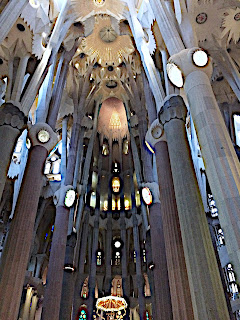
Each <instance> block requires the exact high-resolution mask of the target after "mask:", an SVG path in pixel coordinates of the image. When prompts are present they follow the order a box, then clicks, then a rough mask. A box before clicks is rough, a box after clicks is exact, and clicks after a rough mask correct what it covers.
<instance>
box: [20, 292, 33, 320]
mask: <svg viewBox="0 0 240 320" xmlns="http://www.w3.org/2000/svg"><path fill="white" fill-rule="evenodd" d="M32 294H33V292H32V287H28V288H27V294H26V299H25V303H24V307H23V314H22V320H28V319H29V312H30V304H31V299H32Z"/></svg>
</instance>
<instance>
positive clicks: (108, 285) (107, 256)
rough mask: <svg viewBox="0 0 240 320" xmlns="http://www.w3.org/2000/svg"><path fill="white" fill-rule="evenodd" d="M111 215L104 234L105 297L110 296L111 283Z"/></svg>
mask: <svg viewBox="0 0 240 320" xmlns="http://www.w3.org/2000/svg"><path fill="white" fill-rule="evenodd" d="M111 260H112V215H111V214H109V215H108V217H107V232H106V250H105V266H106V274H105V285H104V288H105V292H106V295H108V294H109V295H110V294H111V283H112V266H111Z"/></svg>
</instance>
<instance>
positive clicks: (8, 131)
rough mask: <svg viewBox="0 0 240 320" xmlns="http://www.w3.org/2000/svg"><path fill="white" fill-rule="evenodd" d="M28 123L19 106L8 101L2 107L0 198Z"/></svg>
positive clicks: (0, 122)
mask: <svg viewBox="0 0 240 320" xmlns="http://www.w3.org/2000/svg"><path fill="white" fill-rule="evenodd" d="M26 123H27V118H26V117H25V116H24V114H23V113H22V112H21V111H20V110H19V108H18V107H17V106H15V105H13V104H12V103H10V102H7V103H5V104H4V105H2V106H1V107H0V150H1V157H0V199H1V197H2V193H3V189H4V186H5V182H6V178H7V172H8V168H9V165H10V162H11V156H12V153H13V151H14V147H15V144H16V142H17V139H18V137H19V136H20V134H21V131H22V130H23V129H24V128H25V127H26V126H25V124H26Z"/></svg>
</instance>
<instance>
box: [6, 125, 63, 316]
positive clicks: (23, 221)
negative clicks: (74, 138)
mask: <svg viewBox="0 0 240 320" xmlns="http://www.w3.org/2000/svg"><path fill="white" fill-rule="evenodd" d="M41 130H46V131H47V132H48V133H49V137H50V138H49V141H48V142H46V143H41V142H40V141H39V140H38V139H37V135H38V133H39V131H41ZM29 136H30V138H31V141H32V149H31V151H30V153H29V158H28V165H27V168H26V171H25V175H24V177H23V182H22V187H21V190H20V193H19V197H18V202H17V205H16V209H15V213H14V218H13V221H12V223H11V228H10V231H9V235H8V238H7V241H6V250H4V255H3V256H2V259H1V282H0V291H1V296H0V319H5V320H8V319H9V320H10V319H14V320H15V319H16V317H17V314H18V308H19V304H20V299H21V293H22V288H23V283H24V279H25V271H26V268H27V263H28V259H29V253H30V249H31V244H32V235H33V230H34V223H35V218H36V213H37V206H38V201H39V195H40V192H41V189H42V182H43V165H44V162H45V160H46V157H47V154H48V152H49V151H50V150H51V149H52V148H53V146H55V145H56V143H57V137H56V134H55V133H54V132H53V131H52V129H51V128H50V127H49V126H48V125H47V124H43V123H42V124H40V123H39V124H36V125H34V126H33V127H32V128H31V129H30V131H29ZM33 186H34V189H33Z"/></svg>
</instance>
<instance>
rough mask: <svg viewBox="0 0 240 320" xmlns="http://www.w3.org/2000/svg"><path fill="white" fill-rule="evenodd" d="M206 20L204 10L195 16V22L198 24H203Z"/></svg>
mask: <svg viewBox="0 0 240 320" xmlns="http://www.w3.org/2000/svg"><path fill="white" fill-rule="evenodd" d="M206 21H207V14H206V13H205V12H201V13H199V14H198V15H197V16H196V22H197V23H198V24H203V23H205V22H206Z"/></svg>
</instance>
